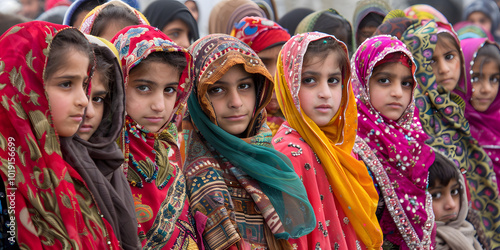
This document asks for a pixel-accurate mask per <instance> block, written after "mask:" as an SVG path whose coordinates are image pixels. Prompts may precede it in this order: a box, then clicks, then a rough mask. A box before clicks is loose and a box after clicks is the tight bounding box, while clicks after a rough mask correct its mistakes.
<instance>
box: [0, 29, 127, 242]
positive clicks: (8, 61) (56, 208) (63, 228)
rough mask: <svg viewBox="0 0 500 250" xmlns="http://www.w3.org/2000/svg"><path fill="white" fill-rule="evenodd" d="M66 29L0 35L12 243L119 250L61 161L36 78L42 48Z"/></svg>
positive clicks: (1, 143) (0, 133) (2, 139)
mask: <svg viewBox="0 0 500 250" xmlns="http://www.w3.org/2000/svg"><path fill="white" fill-rule="evenodd" d="M65 28H67V26H62V25H56V24H52V23H47V22H38V21H35V22H28V23H23V24H19V25H16V26H14V27H12V28H11V29H10V30H8V31H7V32H6V33H4V34H3V35H2V36H1V37H0V47H1V48H2V50H0V82H1V83H2V84H0V95H1V96H2V101H1V102H2V105H1V107H0V116H1V117H2V118H3V121H2V126H1V127H0V158H1V159H2V163H3V164H2V167H1V169H2V171H0V173H1V176H2V179H3V181H4V184H5V187H6V191H7V195H8V197H9V198H8V201H10V202H14V204H15V208H12V209H13V211H14V214H12V215H11V216H14V217H15V224H16V225H15V227H16V240H17V243H18V244H19V246H21V247H22V248H26V249H62V248H73V249H118V248H119V245H118V241H117V239H116V237H115V235H114V232H113V230H112V229H111V226H110V225H109V224H108V223H107V221H106V220H105V219H103V218H102V216H101V215H100V212H99V209H98V208H97V206H96V203H95V201H94V200H93V197H92V195H91V193H90V192H89V190H88V189H87V187H86V185H85V183H84V181H83V179H82V178H81V176H80V175H79V174H78V173H77V172H76V171H75V170H74V169H73V168H72V167H71V166H69V164H68V163H67V162H65V161H64V160H63V157H62V155H61V146H60V144H59V138H58V136H57V134H56V131H55V129H54V125H53V124H52V119H51V110H50V107H49V102H48V99H47V96H46V93H45V89H44V81H43V74H44V72H45V67H46V64H47V56H48V54H49V53H50V51H49V45H50V44H51V42H52V39H53V38H54V36H56V35H57V33H58V32H59V31H61V30H63V29H65ZM82 39H84V36H83V35H82ZM11 195H12V196H11ZM11 204H12V203H11Z"/></svg>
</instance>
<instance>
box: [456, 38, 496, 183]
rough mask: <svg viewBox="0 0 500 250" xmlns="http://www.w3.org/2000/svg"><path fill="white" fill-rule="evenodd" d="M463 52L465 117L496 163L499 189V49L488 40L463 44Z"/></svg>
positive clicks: (494, 164) (480, 143)
mask: <svg viewBox="0 0 500 250" xmlns="http://www.w3.org/2000/svg"><path fill="white" fill-rule="evenodd" d="M461 45H462V48H463V49H464V56H465V66H466V71H465V72H466V73H467V79H470V80H469V81H467V93H466V94H465V95H462V98H463V99H464V100H465V101H466V103H467V105H466V106H465V117H466V118H467V119H468V120H469V124H470V131H471V134H472V136H473V137H474V138H475V139H476V140H478V142H479V145H480V146H481V147H482V148H483V149H484V151H485V152H486V153H487V154H488V156H489V157H490V158H491V160H492V162H493V170H494V171H495V174H496V176H497V183H498V184H499V186H500V178H499V177H500V128H499V127H498V126H496V124H497V123H496V121H497V120H498V115H499V113H500V97H498V85H499V81H500V49H499V47H498V45H497V44H496V43H493V42H490V41H488V40H486V39H485V38H474V39H466V40H463V41H461Z"/></svg>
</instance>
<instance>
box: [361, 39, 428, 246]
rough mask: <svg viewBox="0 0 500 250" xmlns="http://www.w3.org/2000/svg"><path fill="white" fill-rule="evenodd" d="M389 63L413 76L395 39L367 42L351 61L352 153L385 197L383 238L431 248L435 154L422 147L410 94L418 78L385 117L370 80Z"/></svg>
mask: <svg viewBox="0 0 500 250" xmlns="http://www.w3.org/2000/svg"><path fill="white" fill-rule="evenodd" d="M391 62H393V63H394V62H396V63H401V64H403V65H405V66H407V67H409V68H410V69H411V72H412V76H413V78H415V69H416V67H415V64H414V63H413V57H412V55H411V53H410V51H408V49H407V48H406V46H405V45H404V44H403V42H401V41H400V40H398V39H397V38H396V37H393V36H387V35H381V36H374V37H371V38H369V39H367V40H366V41H365V42H363V43H362V44H361V45H360V47H359V48H358V50H357V51H356V53H355V54H354V56H353V58H352V62H351V67H352V69H351V71H352V76H351V81H352V86H353V88H354V92H355V93H356V97H357V99H356V100H357V104H358V136H359V139H358V140H357V141H356V146H355V150H354V152H356V153H358V154H359V155H360V157H361V159H362V160H363V161H364V162H365V164H366V166H367V167H368V168H369V169H370V171H371V172H372V174H373V176H374V179H375V181H376V184H377V188H378V190H379V193H380V194H381V196H383V201H384V203H385V207H386V208H385V209H384V210H383V212H382V216H381V219H380V226H381V227H382V231H383V233H384V237H385V239H384V240H387V241H390V242H391V243H393V244H395V245H397V246H400V249H431V246H432V245H433V242H432V241H433V240H432V237H431V234H432V231H433V229H434V213H433V211H432V196H431V195H430V194H429V192H427V185H428V178H427V176H428V174H429V171H428V169H429V167H430V166H431V164H432V163H433V162H434V152H433V150H432V148H431V147H429V146H427V145H425V140H426V139H427V138H428V136H427V135H426V134H425V132H424V131H423V130H422V126H421V125H420V122H419V117H418V110H415V103H414V100H413V91H414V89H415V88H416V86H417V80H416V79H414V82H413V83H414V85H413V89H412V99H411V101H410V104H409V105H408V107H407V108H406V110H405V111H404V112H403V114H402V116H401V117H400V118H399V119H398V120H391V119H389V118H387V117H384V116H383V115H382V114H381V113H379V112H378V111H377V110H376V109H375V108H374V107H373V105H372V102H371V99H370V85H369V80H370V77H371V75H372V72H373V70H374V68H375V67H377V66H379V65H382V64H383V63H391ZM394 183H397V185H394ZM407 222H410V223H407Z"/></svg>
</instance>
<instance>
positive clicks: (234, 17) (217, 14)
mask: <svg viewBox="0 0 500 250" xmlns="http://www.w3.org/2000/svg"><path fill="white" fill-rule="evenodd" d="M246 16H256V17H267V16H266V14H265V13H264V11H263V10H262V9H261V8H260V7H259V6H258V5H257V4H256V3H255V2H254V1H252V0H221V1H219V2H218V3H217V4H216V5H215V6H213V8H212V10H211V11H210V17H209V19H208V33H209V34H215V33H222V34H228V35H229V34H231V30H232V29H233V26H234V24H235V23H237V22H238V21H239V20H241V19H242V18H243V17H246Z"/></svg>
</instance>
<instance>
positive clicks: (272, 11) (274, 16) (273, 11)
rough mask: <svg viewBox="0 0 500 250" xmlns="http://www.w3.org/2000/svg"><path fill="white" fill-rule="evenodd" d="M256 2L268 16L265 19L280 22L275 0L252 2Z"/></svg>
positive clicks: (256, 0)
mask: <svg viewBox="0 0 500 250" xmlns="http://www.w3.org/2000/svg"><path fill="white" fill-rule="evenodd" d="M252 1H253V2H255V3H256V4H257V5H258V6H259V7H260V8H261V9H262V10H263V11H264V13H265V14H266V15H265V17H266V18H267V19H269V20H272V21H273V22H277V21H278V11H277V10H278V9H277V8H276V2H275V0H252Z"/></svg>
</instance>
